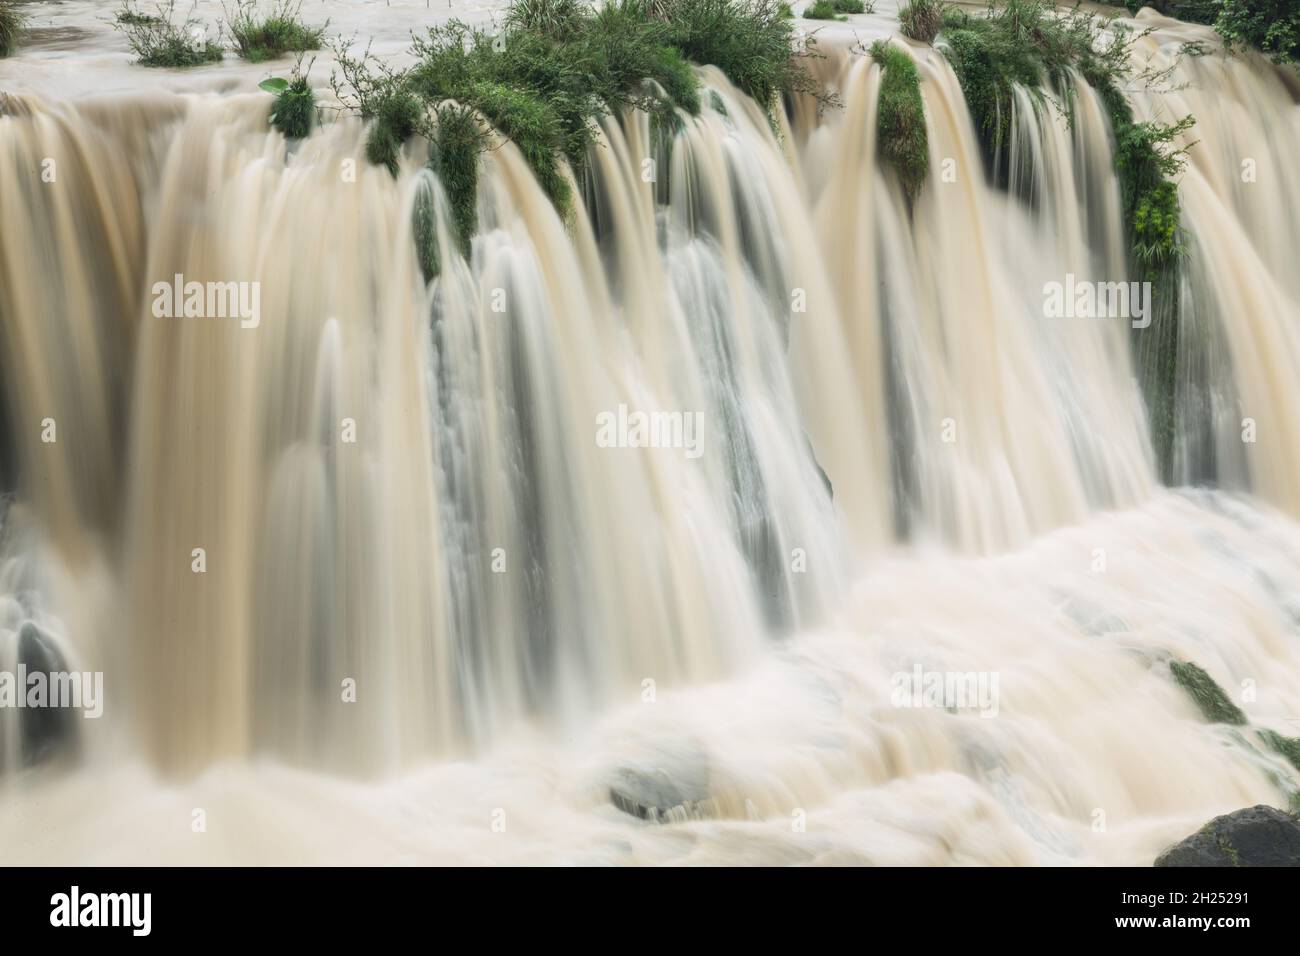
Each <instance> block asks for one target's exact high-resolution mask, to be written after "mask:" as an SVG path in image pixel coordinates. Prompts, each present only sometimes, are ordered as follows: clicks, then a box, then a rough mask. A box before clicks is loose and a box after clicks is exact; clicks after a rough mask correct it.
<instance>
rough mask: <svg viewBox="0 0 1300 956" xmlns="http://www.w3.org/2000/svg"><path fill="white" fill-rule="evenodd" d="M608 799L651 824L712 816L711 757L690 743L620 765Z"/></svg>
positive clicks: (611, 784) (612, 781) (614, 773)
mask: <svg viewBox="0 0 1300 956" xmlns="http://www.w3.org/2000/svg"><path fill="white" fill-rule="evenodd" d="M609 799H610V802H611V803H613V804H614V806H616V807H618V809H620V810H622V811H623V812H624V813H627V814H631V815H632V816H634V817H639V818H640V819H642V820H649V821H650V822H652V823H672V822H676V821H682V820H690V819H699V818H703V817H709V816H713V815H714V809H715V807H714V800H713V798H712V795H711V794H710V793H709V764H708V759H707V757H706V755H705V753H704V751H703V749H702V748H700V747H698V746H695V745H690V744H688V745H686V746H685V747H684V748H683V749H681V750H679V751H676V752H667V751H665V752H664V753H662V754H661V755H657V756H656V757H654V758H653V759H652V760H647V761H642V762H638V763H634V764H626V765H624V766H621V767H619V768H617V769H616V770H615V771H614V772H613V774H612V776H611V778H610V782H609Z"/></svg>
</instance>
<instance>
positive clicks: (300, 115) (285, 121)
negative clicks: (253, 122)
mask: <svg viewBox="0 0 1300 956" xmlns="http://www.w3.org/2000/svg"><path fill="white" fill-rule="evenodd" d="M260 86H261V87H262V89H264V90H266V91H267V92H268V93H271V94H273V95H274V96H275V102H274V103H272V104H271V117H270V119H271V125H272V126H274V127H275V128H276V129H278V130H279V131H280V132H281V133H283V134H284V136H285V138H286V139H306V138H307V137H308V136H309V135H310V134H311V130H312V127H313V126H314V125H315V124H316V94H315V93H314V92H313V91H312V88H311V85H310V84H309V83H308V82H307V77H306V76H305V75H303V74H301V73H298V72H297V71H295V73H294V75H293V77H292V78H291V79H289V80H283V79H279V78H278V77H273V78H271V79H269V80H263V81H262V83H261V84H260Z"/></svg>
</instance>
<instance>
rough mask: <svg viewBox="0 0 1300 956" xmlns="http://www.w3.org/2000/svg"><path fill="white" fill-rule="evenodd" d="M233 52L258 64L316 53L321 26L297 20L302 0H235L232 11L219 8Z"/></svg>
mask: <svg viewBox="0 0 1300 956" xmlns="http://www.w3.org/2000/svg"><path fill="white" fill-rule="evenodd" d="M223 9H225V11H226V24H227V26H228V28H229V30H230V35H231V37H232V38H233V39H234V42H235V52H236V53H238V54H239V55H240V56H241V57H243V58H244V59H245V60H249V61H250V62H253V63H261V62H263V61H265V60H274V59H275V58H276V57H279V56H283V55H284V54H286V53H290V52H293V53H301V52H303V51H304V50H319V49H320V48H321V41H322V39H323V38H324V36H325V27H323V26H322V27H309V26H307V25H306V24H304V23H303V22H302V20H301V19H300V18H299V13H300V12H301V10H302V0H269V2H268V3H267V4H265V6H264V5H263V4H262V3H261V2H260V0H235V7H234V10H233V11H231V10H230V9H229V8H226V7H224V6H223Z"/></svg>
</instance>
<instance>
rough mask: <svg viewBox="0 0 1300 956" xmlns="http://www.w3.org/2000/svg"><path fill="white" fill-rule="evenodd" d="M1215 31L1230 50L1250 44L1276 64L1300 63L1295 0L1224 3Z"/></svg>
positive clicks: (1299, 16)
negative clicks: (1233, 47)
mask: <svg viewBox="0 0 1300 956" xmlns="http://www.w3.org/2000/svg"><path fill="white" fill-rule="evenodd" d="M1214 28H1215V29H1216V30H1218V31H1219V33H1220V34H1221V35H1222V36H1223V38H1224V40H1225V41H1226V42H1227V44H1228V45H1229V46H1230V47H1232V46H1240V45H1250V46H1253V47H1254V48H1255V49H1257V50H1259V51H1261V52H1263V53H1265V54H1267V55H1268V56H1269V57H1271V58H1272V59H1273V60H1274V62H1277V63H1296V62H1300V3H1297V2H1296V0H1223V6H1222V8H1221V10H1220V12H1219V16H1218V18H1217V19H1216V20H1215V21H1214Z"/></svg>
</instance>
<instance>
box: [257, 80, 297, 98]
mask: <svg viewBox="0 0 1300 956" xmlns="http://www.w3.org/2000/svg"><path fill="white" fill-rule="evenodd" d="M257 86H258V88H259V89H263V90H266V92H268V93H272V94H274V95H276V96H279V95H280V94H281V93H283V92H284V91H285V90H287V89H288V88H289V81H288V80H286V79H282V78H281V77H278V76H272V77H269V78H268V79H265V80H263V81H262V82H261V83H258V84H257Z"/></svg>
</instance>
